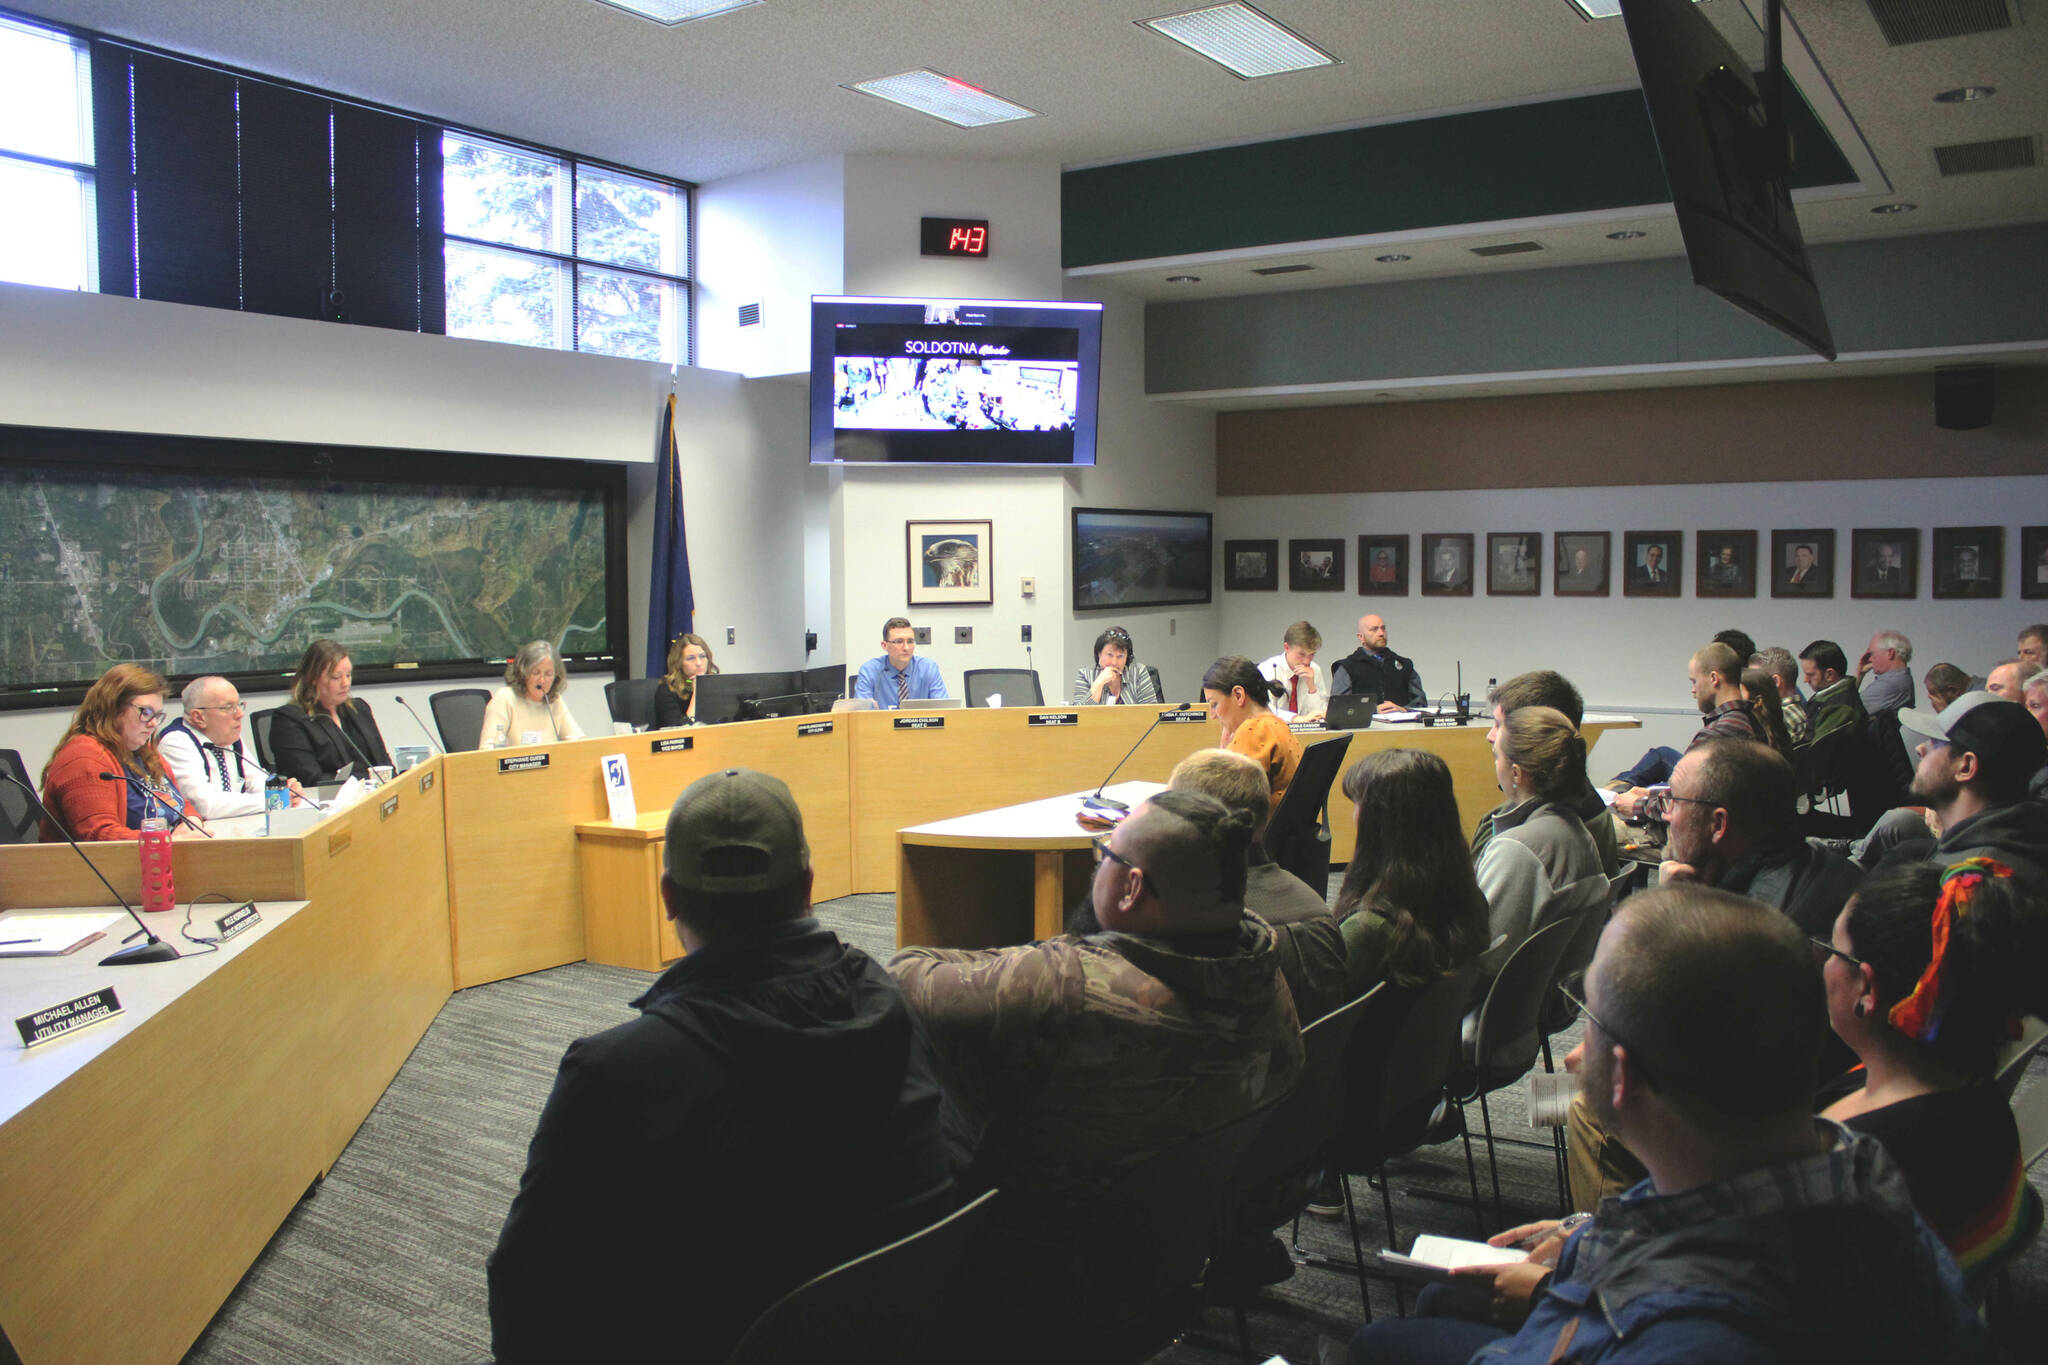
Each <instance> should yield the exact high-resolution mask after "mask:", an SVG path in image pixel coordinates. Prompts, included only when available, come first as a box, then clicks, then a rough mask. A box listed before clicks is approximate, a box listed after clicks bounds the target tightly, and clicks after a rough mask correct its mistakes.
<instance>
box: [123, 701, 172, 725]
mask: <svg viewBox="0 0 2048 1365" xmlns="http://www.w3.org/2000/svg"><path fill="white" fill-rule="evenodd" d="M128 704H129V705H130V706H135V703H134V702H132V701H131V702H129V703H128ZM135 714H136V715H137V716H138V717H140V718H141V720H142V723H143V724H144V725H156V724H159V723H160V722H161V721H162V720H163V718H164V713H163V712H161V711H159V710H157V709H156V708H155V707H154V706H135Z"/></svg>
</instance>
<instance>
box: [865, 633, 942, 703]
mask: <svg viewBox="0 0 2048 1365" xmlns="http://www.w3.org/2000/svg"><path fill="white" fill-rule="evenodd" d="M882 651H883V652H882V653H881V654H880V655H878V656H877V657H875V658H872V659H869V660H868V661H867V662H866V663H864V664H862V665H861V666H860V672H859V673H858V674H856V675H855V676H854V679H853V695H854V696H855V697H857V698H862V697H864V698H867V699H868V700H871V701H873V702H874V704H875V706H876V708H877V709H879V710H883V711H895V710H898V709H900V708H901V707H902V706H903V704H904V703H905V702H913V701H931V700H933V699H934V698H939V699H943V698H944V697H945V696H946V680H945V678H944V677H943V676H941V675H940V673H939V666H938V665H937V664H935V663H933V662H932V661H931V660H930V659H923V658H919V657H918V654H917V630H916V628H915V627H913V626H912V625H911V624H910V622H908V621H906V620H904V619H903V618H902V617H901V616H892V617H890V618H889V619H888V620H887V621H884V622H883V623H882Z"/></svg>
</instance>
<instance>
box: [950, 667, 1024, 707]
mask: <svg viewBox="0 0 2048 1365" xmlns="http://www.w3.org/2000/svg"><path fill="white" fill-rule="evenodd" d="M961 682H962V683H963V684H964V685H965V686H966V688H967V704H968V705H969V706H986V705H988V699H989V698H990V697H992V696H998V695H1000V696H1001V697H1002V699H1003V705H1005V706H1043V705H1045V693H1044V692H1042V691H1040V690H1039V686H1038V670H1037V669H1035V668H970V669H968V670H967V672H966V674H965V675H963V677H962V678H961ZM1027 696H1028V697H1030V698H1031V700H1029V701H1026V700H1025V697H1027Z"/></svg>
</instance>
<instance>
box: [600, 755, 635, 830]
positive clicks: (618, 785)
mask: <svg viewBox="0 0 2048 1365" xmlns="http://www.w3.org/2000/svg"><path fill="white" fill-rule="evenodd" d="M600 761H601V762H602V763H603V765H604V803H605V805H606V807H607V808H609V809H610V811H611V816H612V823H613V824H615V825H630V824H632V823H633V821H634V820H635V819H637V818H638V817H639V814H640V809H639V807H638V806H635V805H634V804H633V774H632V772H631V771H630V770H629V769H628V768H627V767H626V756H625V755H624V754H606V755H605V756H604V758H603V759H602V760H600Z"/></svg>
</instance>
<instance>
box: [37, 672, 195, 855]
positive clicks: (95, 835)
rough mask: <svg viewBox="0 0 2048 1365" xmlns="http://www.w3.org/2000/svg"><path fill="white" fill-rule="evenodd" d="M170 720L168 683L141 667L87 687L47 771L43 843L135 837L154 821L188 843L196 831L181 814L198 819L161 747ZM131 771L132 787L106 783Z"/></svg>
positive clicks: (105, 676) (101, 678) (104, 675)
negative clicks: (159, 733)
mask: <svg viewBox="0 0 2048 1365" xmlns="http://www.w3.org/2000/svg"><path fill="white" fill-rule="evenodd" d="M163 718H164V680H163V679H162V678H160V677H158V676H157V675H156V674H155V673H152V672H151V671H150V670H149V669H146V668H144V667H142V666H141V665H140V664H115V665H114V666H113V667H112V668H110V669H108V670H107V671H106V672H104V673H102V674H100V676H99V679H98V681H96V682H94V683H93V685H92V686H91V687H89V688H87V689H86V691H85V699H84V700H83V701H81V702H79V703H78V709H77V710H76V711H74V712H72V713H71V724H70V725H68V726H66V727H65V730H64V734H63V736H62V738H60V739H59V740H58V741H57V749H56V752H54V753H52V754H51V755H50V761H49V762H48V763H47V764H45V765H44V767H43V806H44V808H45V809H46V810H47V812H48V815H46V816H45V818H44V820H43V822H42V838H43V842H45V843H52V844H54V843H57V842H58V841H60V840H61V839H63V837H64V835H63V834H62V833H59V832H58V830H57V829H55V828H53V827H52V826H51V823H50V821H51V819H52V818H54V819H56V820H57V821H59V822H61V824H62V825H63V828H64V830H66V831H68V832H69V833H70V835H71V837H72V838H74V839H76V840H78V841H79V842H80V843H84V842H86V841H88V840H92V839H133V838H136V837H137V836H138V834H139V832H140V831H141V829H142V822H143V821H144V820H145V819H148V818H151V817H155V818H157V819H161V820H166V821H168V822H170V824H171V825H172V826H173V831H172V832H173V834H174V835H177V836H179V837H183V836H184V835H186V834H189V833H191V830H190V829H189V828H188V827H187V826H185V825H182V824H179V823H178V818H177V814H174V812H177V813H182V814H185V815H187V816H190V815H194V814H196V813H197V812H196V811H194V809H193V808H192V806H191V805H190V804H189V803H187V802H186V800H185V797H184V795H183V794H182V793H181V792H180V791H179V789H178V785H177V783H176V782H174V781H172V780H171V775H170V774H169V773H168V772H166V771H165V770H164V762H163V757H162V755H160V754H159V753H158V752H157V748H156V727H157V725H158V724H159V723H160V722H161V721H162V720H163ZM109 772H112V773H125V774H126V775H127V776H129V777H131V778H133V779H134V781H132V782H105V781H102V780H101V778H100V774H101V773H109Z"/></svg>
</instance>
